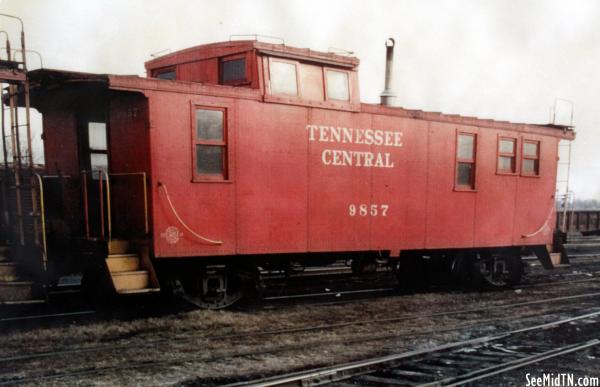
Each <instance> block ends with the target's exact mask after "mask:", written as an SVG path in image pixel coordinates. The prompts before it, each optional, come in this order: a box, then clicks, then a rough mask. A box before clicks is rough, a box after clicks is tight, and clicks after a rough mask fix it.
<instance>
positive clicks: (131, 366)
mask: <svg viewBox="0 0 600 387" xmlns="http://www.w3.org/2000/svg"><path fill="white" fill-rule="evenodd" d="M595 315H600V312H595V313H588V314H585V315H580V316H576V317H571V318H567V319H563V320H557V321H553V322H551V323H544V324H539V325H534V326H530V327H527V328H524V329H521V330H518V331H519V332H513V331H507V332H501V333H499V334H496V335H487V336H482V337H477V338H474V339H470V340H464V341H460V342H454V343H447V344H443V345H440V346H437V347H435V348H429V349H423V350H411V351H408V352H403V353H402V354H395V355H388V356H384V357H380V358H374V359H368V360H365V361H360V362H353V363H346V364H344V365H343V366H342V367H337V368H340V369H341V368H344V369H346V368H347V369H348V370H351V369H352V367H354V366H355V365H356V364H359V363H360V364H367V366H374V365H379V364H380V363H379V362H378V361H380V360H381V359H392V360H386V361H394V360H399V359H402V358H410V357H414V356H419V355H423V354H428V353H432V352H435V350H438V351H442V350H445V349H453V348H459V347H461V346H463V347H464V346H466V345H469V344H470V345H477V344H482V343H486V342H489V341H493V340H500V339H502V338H505V337H509V336H510V335H511V334H516V333H521V332H524V331H531V330H538V329H539V330H543V329H546V328H547V327H548V326H559V325H562V324H565V323H569V322H573V321H578V320H582V319H587V318H589V317H591V316H595ZM543 316H546V315H543ZM507 319H510V317H509V316H507ZM448 330H454V329H448ZM438 331H439V330H438V329H436V330H431V331H430V333H431V332H438ZM442 331H444V330H442ZM425 333H426V332H424V334H425ZM407 335H414V333H405V334H403V335H385V336H379V337H376V338H373V339H370V340H371V341H372V340H386V339H390V338H394V337H400V336H407ZM330 341H331V340H330ZM366 341H369V340H365V339H361V338H357V339H354V340H350V341H349V342H350V343H352V342H356V343H360V342H366ZM345 342H346V343H347V342H348V341H345ZM326 344H330V343H328V342H320V343H319V345H326ZM128 348H131V345H129V346H128ZM136 348H138V349H139V347H136ZM305 348H306V346H305V344H302V343H300V344H294V345H291V346H283V347H279V348H275V349H266V350H262V351H255V350H247V351H241V352H236V353H233V354H219V355H216V356H212V357H209V358H203V357H202V356H198V355H191V356H183V357H182V358H178V359H168V360H149V361H140V362H138V363H131V362H128V363H123V362H120V363H118V364H117V365H111V366H103V367H99V368H90V367H89V366H87V367H85V368H83V369H77V370H74V371H68V372H62V373H52V374H44V375H36V376H35V377H25V378H21V379H14V378H13V379H10V380H9V379H6V380H1V379H0V386H1V385H14V384H21V383H31V382H38V383H39V381H40V380H52V379H62V378H65V377H69V376H76V377H80V376H84V375H95V374H99V373H103V372H109V371H110V372H114V371H116V370H126V369H128V370H129V369H135V368H143V367H152V366H156V365H167V364H171V365H172V364H181V363H187V362H190V361H201V362H205V363H207V362H214V361H218V360H224V359H232V358H238V357H246V356H258V355H268V354H276V353H282V352H290V351H298V350H304V349H305ZM113 349H117V348H113ZM331 369H335V367H326V368H323V370H325V371H321V370H322V369H319V370H318V371H316V372H315V371H314V370H313V371H308V372H309V373H310V376H311V377H315V376H319V377H321V376H327V375H333V376H335V375H336V373H335V372H332V371H331ZM290 375H292V376H294V377H295V376H297V375H303V373H293V374H286V375H284V376H285V378H286V381H285V382H284V383H283V384H286V383H290V382H292V381H293V380H295V378H294V379H292V380H289V376H290ZM352 376H356V375H355V374H353V375H349V376H348V377H352ZM345 378H347V377H345ZM345 378H344V379H345ZM267 379H269V380H270V379H276V378H265V379H261V381H263V380H267ZM337 380H339V379H336V380H332V381H337ZM256 382H258V381H254V382H250V384H248V382H241V383H234V384H231V385H228V386H245V385H252V386H272V385H273V386H275V385H281V383H277V384H272V383H267V384H262V383H258V384H256Z"/></svg>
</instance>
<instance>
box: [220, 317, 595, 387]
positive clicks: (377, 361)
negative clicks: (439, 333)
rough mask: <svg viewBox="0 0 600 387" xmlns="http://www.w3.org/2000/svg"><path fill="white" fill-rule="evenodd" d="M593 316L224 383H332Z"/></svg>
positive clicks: (265, 385) (231, 386) (258, 385)
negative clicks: (380, 368)
mask: <svg viewBox="0 0 600 387" xmlns="http://www.w3.org/2000/svg"><path fill="white" fill-rule="evenodd" d="M596 316H600V311H599V312H593V313H586V314H584V315H579V316H575V317H569V318H566V319H561V320H557V321H554V322H550V323H544V324H538V325H534V326H530V327H527V328H522V329H516V330H510V331H507V332H503V333H499V334H495V335H488V336H482V337H476V338H473V339H468V340H463V341H458V342H453V343H446V344H442V345H438V346H435V347H433V348H426V349H418V350H412V351H407V352H402V353H398V354H391V355H386V356H380V357H376V358H370V359H365V360H361V361H356V362H350V363H345V364H341V365H337V366H330V367H322V368H316V369H313V370H309V371H301V372H294V373H290V374H285V375H281V376H275V377H270V378H264V379H259V380H254V381H249V382H239V383H232V384H227V385H226V387H241V386H253V387H271V386H284V385H302V386H304V385H318V384H325V383H333V382H337V381H341V380H344V379H349V378H351V377H353V376H357V375H360V374H364V373H368V372H370V371H371V370H372V369H373V368H374V367H376V366H382V365H384V364H386V363H393V362H396V361H398V360H403V359H408V358H414V357H418V356H423V355H429V354H432V353H436V352H442V351H445V350H449V349H455V348H460V347H467V346H473V345H479V344H484V343H488V342H491V341H497V340H500V339H504V338H507V337H510V336H514V335H517V334H520V333H524V332H531V331H534V330H545V329H548V328H549V327H557V326H560V325H563V324H567V323H571V322H573V321H580V320H585V319H589V318H590V317H596ZM596 344H597V343H596ZM596 344H594V345H596ZM538 361H539V360H538ZM323 378H326V380H323ZM461 384H462V383H461Z"/></svg>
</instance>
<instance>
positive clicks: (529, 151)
mask: <svg viewBox="0 0 600 387" xmlns="http://www.w3.org/2000/svg"><path fill="white" fill-rule="evenodd" d="M521 174H522V175H526V176H539V174H540V142H539V141H531V140H524V141H523V162H522V165H521Z"/></svg>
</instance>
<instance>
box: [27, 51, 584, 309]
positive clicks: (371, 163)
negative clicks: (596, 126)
mask: <svg viewBox="0 0 600 387" xmlns="http://www.w3.org/2000/svg"><path fill="white" fill-rule="evenodd" d="M358 64H359V61H358V59H356V58H353V57H349V56H343V55H336V54H332V53H322V52H316V51H313V50H310V49H298V48H292V47H288V46H284V45H277V44H267V43H262V42H258V41H230V42H223V43H215V44H208V45H202V46H197V47H193V48H189V49H186V50H182V51H178V52H175V53H172V54H169V55H165V56H163V57H160V58H157V59H154V60H151V61H149V62H147V63H146V69H147V72H148V77H147V78H140V77H137V76H121V75H98V74H88V73H75V72H68V71H55V70H37V71H32V72H30V73H29V79H30V82H31V90H32V92H31V93H32V94H31V101H32V105H33V106H34V107H36V108H37V109H38V110H39V111H40V112H41V113H42V114H43V125H44V146H45V158H46V163H45V164H46V176H45V177H44V179H43V184H45V185H46V187H45V191H44V192H45V200H46V212H47V214H46V221H45V225H44V228H43V229H44V230H45V233H46V236H47V238H48V248H47V250H48V251H47V253H48V256H49V262H53V261H54V262H55V265H54V266H53V267H54V268H55V270H56V271H57V272H60V271H61V269H60V267H61V265H63V267H68V268H72V267H73V265H75V264H77V263H81V262H83V261H85V262H87V263H86V265H87V266H88V269H87V275H86V278H85V280H86V281H88V283H94V284H95V283H96V282H97V281H99V280H100V279H101V278H102V273H108V274H109V275H108V276H107V277H106V278H108V279H110V281H108V285H109V286H111V287H113V288H114V289H115V290H116V291H117V292H118V293H139V292H147V291H153V290H157V289H158V288H159V283H162V284H166V283H170V284H172V285H173V286H175V287H176V288H177V289H178V290H182V291H184V292H185V293H186V294H187V295H188V297H192V298H193V299H194V300H196V302H197V303H199V304H202V305H207V306H213V307H214V306H224V305H227V304H230V303H231V302H232V301H234V300H235V299H237V298H238V296H239V294H240V289H241V286H240V282H241V279H249V278H256V276H257V274H256V273H257V267H258V266H262V267H264V266H277V267H284V266H285V265H288V264H289V263H290V262H300V263H302V262H322V263H324V262H330V261H331V260H335V259H341V258H343V259H348V258H350V259H352V260H353V261H354V262H356V263H357V265H355V267H361V264H364V263H368V262H370V261H372V260H374V259H375V258H376V257H379V258H384V259H387V260H388V261H389V262H390V263H391V264H392V265H393V266H394V267H395V268H396V269H397V270H398V271H399V273H403V272H406V271H408V270H410V269H411V268H412V267H413V264H414V263H415V262H417V261H419V260H420V258H421V257H422V256H423V255H426V256H429V257H433V258H436V259H439V260H440V261H444V262H449V267H450V268H452V270H454V271H455V272H456V271H460V272H470V273H471V272H473V270H472V268H473V267H476V268H478V269H479V270H477V272H478V273H479V274H480V275H481V277H482V278H485V279H487V280H488V281H489V282H491V283H494V284H504V283H510V282H514V281H516V280H518V277H519V276H520V270H521V268H520V252H521V250H522V248H523V247H528V248H530V249H532V250H533V251H535V252H536V253H538V254H539V255H540V256H541V257H543V258H547V253H545V252H546V250H545V246H546V245H547V244H549V243H551V241H552V231H553V230H552V227H553V225H554V211H553V209H554V192H555V183H556V170H557V154H558V142H559V140H561V139H573V138H574V133H573V131H572V130H571V128H568V127H562V126H554V125H531V124H514V123H509V122H503V121H494V120H483V119H478V118H471V117H461V116H456V115H446V114H440V113H429V112H423V111H415V110H407V109H403V108H398V107H390V106H384V105H375V104H365V103H361V102H360V94H359V88H358ZM86 254H87V255H86ZM84 257H87V258H85V260H84ZM90 262H91V263H93V264H92V265H89V263H90ZM406 263H410V264H406ZM90 267H91V269H90ZM159 279H160V281H158V280H159Z"/></svg>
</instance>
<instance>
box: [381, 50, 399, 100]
mask: <svg viewBox="0 0 600 387" xmlns="http://www.w3.org/2000/svg"><path fill="white" fill-rule="evenodd" d="M394 44H395V42H394V39H393V38H389V39H388V40H386V41H385V49H386V50H385V89H384V90H383V92H382V93H381V96H380V97H381V104H382V105H384V106H391V105H392V100H393V99H394V98H396V95H395V94H394V92H393V91H392V90H391V89H390V84H391V83H392V67H393V65H394Z"/></svg>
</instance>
